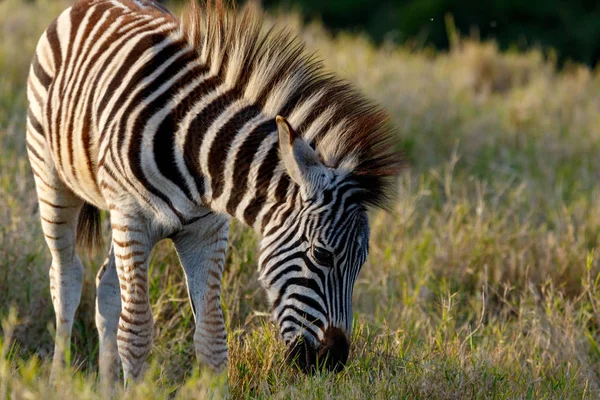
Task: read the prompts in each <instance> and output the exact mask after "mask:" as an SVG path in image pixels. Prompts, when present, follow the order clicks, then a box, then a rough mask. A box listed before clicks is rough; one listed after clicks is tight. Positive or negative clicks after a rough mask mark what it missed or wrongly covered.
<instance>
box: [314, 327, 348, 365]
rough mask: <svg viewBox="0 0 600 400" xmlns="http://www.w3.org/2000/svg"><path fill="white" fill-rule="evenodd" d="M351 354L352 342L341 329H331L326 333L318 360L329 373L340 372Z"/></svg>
mask: <svg viewBox="0 0 600 400" xmlns="http://www.w3.org/2000/svg"><path fill="white" fill-rule="evenodd" d="M349 353H350V342H349V341H348V338H347V337H346V334H345V333H344V332H343V331H342V330H341V329H339V328H329V329H328V330H327V331H326V332H325V337H324V338H323V341H322V342H321V348H320V349H319V352H318V354H317V358H318V360H319V361H318V362H319V363H324V366H325V368H326V369H327V370H328V371H334V372H340V371H342V369H344V365H346V361H348V354H349Z"/></svg>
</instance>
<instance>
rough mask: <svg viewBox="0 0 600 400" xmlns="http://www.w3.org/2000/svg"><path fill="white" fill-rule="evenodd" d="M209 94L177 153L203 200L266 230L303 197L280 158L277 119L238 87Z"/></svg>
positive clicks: (204, 203) (204, 202)
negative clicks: (244, 95)
mask: <svg viewBox="0 0 600 400" xmlns="http://www.w3.org/2000/svg"><path fill="white" fill-rule="evenodd" d="M215 92H219V91H216V90H215ZM203 97H204V99H202V100H200V102H202V103H205V104H206V105H204V106H203V108H202V109H201V111H200V112H199V113H197V114H194V117H193V119H192V120H191V121H190V122H189V124H188V126H187V128H188V129H187V132H186V134H185V137H186V138H185V143H184V145H183V147H182V148H181V147H180V149H181V150H182V152H183V154H180V156H179V157H176V158H179V159H183V160H184V161H185V163H186V165H187V167H188V168H187V171H188V172H189V175H191V177H192V178H193V179H189V178H188V185H189V184H191V183H192V182H190V181H192V180H193V181H194V183H195V185H189V186H190V187H196V188H198V194H199V195H200V199H199V200H200V202H199V203H200V204H203V205H208V206H209V207H210V208H211V209H212V210H213V211H216V212H220V213H227V214H229V215H230V216H232V217H234V218H236V219H238V220H240V221H242V222H244V223H245V224H247V225H248V226H250V227H252V228H253V229H254V230H256V231H257V232H258V233H262V232H263V231H264V230H265V228H266V227H267V225H269V224H270V223H271V222H272V221H277V220H279V219H281V218H283V217H285V216H286V215H289V214H291V212H292V211H293V210H294V209H295V207H296V206H297V204H298V201H297V198H298V196H299V190H298V187H297V185H296V184H295V183H294V182H292V181H290V179H289V177H288V175H287V173H286V172H285V170H284V166H283V163H282V162H281V160H280V158H279V145H278V135H277V126H276V123H275V121H274V118H273V117H272V116H268V115H265V114H264V113H263V112H262V110H261V108H260V107H259V106H257V105H255V104H252V103H251V102H249V101H248V100H247V99H245V98H244V97H243V96H240V93H237V91H236V90H235V89H231V90H226V91H223V92H221V93H220V94H218V95H213V94H208V95H205V96H203ZM207 97H210V98H207ZM194 154H195V155H196V157H193V155H194ZM190 192H191V193H190V194H191V195H192V196H193V197H196V196H194V194H195V193H193V191H190Z"/></svg>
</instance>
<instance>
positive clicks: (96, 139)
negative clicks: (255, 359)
mask: <svg viewBox="0 0 600 400" xmlns="http://www.w3.org/2000/svg"><path fill="white" fill-rule="evenodd" d="M263 32H264V30H263V29H262V23H261V18H260V14H259V12H257V11H255V10H253V8H252V7H251V6H248V7H245V8H244V9H243V10H241V12H239V13H237V12H233V11H228V10H227V9H226V7H225V6H224V5H223V1H222V0H211V1H208V2H207V3H206V4H205V5H204V6H203V7H202V8H201V7H200V6H199V5H198V4H197V3H196V2H195V1H190V2H189V4H188V5H187V6H186V9H185V11H184V13H183V16H182V18H181V20H179V19H177V18H176V17H175V16H173V15H172V14H170V13H169V12H168V11H167V10H166V9H164V7H162V6H161V5H159V4H158V3H155V2H153V0H78V1H76V2H75V4H74V5H73V6H72V7H71V8H69V9H67V10H66V11H64V12H63V13H62V14H61V15H60V16H59V17H58V18H57V19H56V20H55V21H54V22H52V24H51V25H50V26H49V27H48V29H47V30H46V32H45V33H44V34H43V35H42V37H41V39H40V41H39V43H38V45H37V49H36V53H35V55H34V58H33V61H32V64H31V70H30V74H29V80H28V91H27V95H28V100H29V109H28V114H27V149H28V154H29V159H30V162H31V167H32V170H33V174H34V175H35V184H36V188H37V195H38V198H39V206H40V215H41V223H42V228H43V232H44V236H45V238H46V243H47V245H48V247H49V249H50V252H51V253H52V265H51V267H50V289H51V294H52V302H53V305H54V310H55V313H56V347H55V353H54V362H53V369H52V371H53V374H54V375H55V374H56V371H57V369H59V368H60V367H61V366H62V364H63V363H64V359H65V356H64V354H65V351H66V349H67V348H68V346H69V342H70V335H71V328H72V326H73V318H74V314H75V309H76V308H77V305H78V303H79V299H80V295H81V287H82V276H83V265H82V263H81V261H80V259H79V257H78V256H77V253H76V241H77V239H79V240H80V241H81V239H82V238H88V239H89V238H90V236H92V237H93V236H94V235H97V234H98V230H99V228H98V226H99V225H98V224H99V221H98V217H99V209H102V210H107V211H108V212H109V213H110V223H111V229H112V240H111V248H110V253H109V256H108V258H107V260H106V262H105V263H104V265H103V266H102V268H101V270H100V271H99V273H98V277H97V302H96V324H97V328H98V333H99V336H100V377H101V380H102V381H103V382H111V381H113V380H115V379H118V374H119V372H118V371H119V368H118V365H119V360H120V361H121V363H122V366H123V370H124V378H125V382H127V381H128V380H136V379H138V378H139V377H140V375H141V369H142V365H143V363H144V361H145V360H146V358H147V356H148V353H149V351H150V348H151V345H152V335H153V325H154V321H153V317H152V313H151V310H150V304H149V296H148V264H149V258H150V252H151V250H152V248H153V246H154V245H155V244H156V243H157V242H158V241H160V240H162V239H165V238H169V239H170V240H172V241H173V243H174V245H175V248H176V250H177V253H178V255H179V259H180V260H181V264H182V266H183V269H184V271H185V276H186V281H187V287H188V290H189V297H190V302H191V305H192V308H193V313H194V317H195V322H196V330H195V334H194V345H195V349H196V355H197V357H198V360H199V362H200V363H201V364H204V365H209V366H210V367H212V368H214V369H215V370H222V369H223V368H225V367H226V366H227V334H226V331H225V323H224V319H223V312H222V309H221V294H220V292H221V276H222V272H223V264H224V261H225V255H226V251H227V240H228V227H229V220H230V218H231V217H233V218H237V219H239V220H240V221H243V222H244V223H245V224H247V225H248V226H250V227H252V228H253V229H254V230H255V231H256V232H258V234H260V235H261V245H260V246H261V248H260V259H259V266H258V271H259V276H260V281H261V283H262V285H263V286H264V288H265V289H266V292H267V295H268V299H269V302H270V304H271V306H272V310H273V319H274V320H275V322H276V323H277V325H278V327H279V330H280V333H281V337H282V338H283V340H284V341H285V344H286V346H287V348H288V351H289V359H291V360H295V362H296V363H297V365H298V366H299V367H300V368H301V369H303V370H305V371H310V370H311V369H313V368H314V367H315V365H317V363H318V360H320V365H325V366H326V368H327V369H330V370H340V369H341V368H342V367H343V365H344V364H345V362H346V361H347V358H348V352H349V338H350V333H351V332H350V331H351V326H352V290H353V286H354V283H355V281H356V278H357V275H358V273H359V271H360V269H361V267H362V265H363V263H364V262H365V260H366V258H367V253H368V244H369V222H368V218H367V209H368V208H370V207H382V206H383V205H384V204H385V203H386V200H387V199H388V198H389V197H390V194H391V192H392V190H391V189H392V188H393V186H394V185H393V181H394V178H395V177H396V176H397V175H398V174H399V172H400V169H401V159H400V157H399V154H398V153H397V152H396V151H395V150H393V149H394V145H393V143H392V139H393V135H392V133H391V132H390V130H389V128H388V122H387V119H386V116H385V114H384V113H383V112H382V111H381V110H380V109H379V108H377V107H376V106H374V105H373V104H371V103H370V102H369V101H367V100H366V99H365V98H364V97H363V96H361V95H360V94H359V93H358V92H357V91H356V90H355V89H353V88H352V87H351V86H350V85H349V84H348V83H346V82H344V81H342V80H339V79H337V78H335V77H334V76H332V75H331V74H328V73H325V72H324V70H323V68H322V66H321V63H320V62H318V61H316V60H315V59H314V58H312V57H310V56H307V55H306V54H305V51H304V48H303V46H302V44H301V43H299V42H298V40H297V39H295V38H294V37H293V36H292V35H291V34H289V33H285V32H274V31H273V30H269V31H268V32H267V33H263Z"/></svg>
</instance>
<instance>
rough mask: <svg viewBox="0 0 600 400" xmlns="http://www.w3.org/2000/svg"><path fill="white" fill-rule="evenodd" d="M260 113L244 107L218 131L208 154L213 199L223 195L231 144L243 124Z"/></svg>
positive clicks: (251, 106)
mask: <svg viewBox="0 0 600 400" xmlns="http://www.w3.org/2000/svg"><path fill="white" fill-rule="evenodd" d="M260 112H261V110H260V108H258V107H257V106H255V105H249V106H246V107H244V108H242V109H241V110H239V111H238V112H237V113H236V114H235V115H234V116H233V117H232V118H231V119H230V120H229V121H227V123H226V124H225V125H223V126H222V127H221V128H220V129H219V132H218V133H217V136H216V138H215V141H214V142H213V144H212V146H211V148H210V152H209V154H208V172H209V174H210V177H211V186H212V197H213V199H216V198H218V197H219V196H221V194H222V193H223V187H224V186H225V161H226V160H227V155H228V153H229V150H230V146H231V142H232V141H233V139H234V138H235V137H236V135H237V134H239V131H240V129H241V128H242V127H243V126H244V124H246V123H247V122H248V121H250V120H251V119H252V118H254V117H256V116H257V115H259V114H260ZM246 161H248V160H246Z"/></svg>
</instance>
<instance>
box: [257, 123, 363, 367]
mask: <svg viewBox="0 0 600 400" xmlns="http://www.w3.org/2000/svg"><path fill="white" fill-rule="evenodd" d="M277 127H278V131H279V147H280V154H281V157H282V161H283V164H284V165H285V169H286V171H287V173H288V175H289V176H290V178H291V180H292V181H293V182H295V183H296V184H297V186H298V188H299V190H298V191H297V195H296V196H295V197H294V199H293V200H291V201H288V204H287V207H288V208H287V209H286V211H284V212H282V213H281V215H279V216H278V217H274V218H272V221H271V222H270V223H269V224H268V225H267V227H266V229H265V231H264V232H265V234H264V237H263V240H262V244H261V255H260V260H259V271H260V281H261V283H262V285H263V286H264V287H265V289H266V291H267V294H268V297H269V300H270V303H271V304H272V307H273V318H274V320H275V321H276V323H277V324H278V326H279V330H280V333H281V336H282V337H283V340H284V341H285V343H286V346H287V348H288V359H289V360H290V361H293V362H296V364H297V366H298V367H300V369H302V370H303V371H305V372H308V371H311V370H313V369H314V368H315V367H320V366H325V367H326V368H327V369H328V370H336V371H340V370H341V369H342V368H343V366H344V364H345V363H346V361H347V359H348V353H349V347H350V340H349V339H350V334H351V327H352V291H353V287H354V283H355V281H356V278H357V276H358V273H359V271H360V269H361V267H362V265H363V264H364V262H365V260H366V258H367V253H368V244H369V223H368V218H367V213H366V208H365V207H364V206H363V204H362V202H361V201H359V197H360V188H359V187H358V185H357V184H356V182H355V181H354V180H353V179H352V176H351V174H349V173H348V172H344V171H342V170H341V169H333V168H329V167H327V166H326V165H325V163H324V162H323V161H322V160H321V159H320V157H319V155H318V154H317V153H316V152H315V150H313V149H312V147H311V146H309V145H308V144H307V142H306V141H304V140H303V139H302V138H300V137H298V135H296V134H295V132H294V131H293V129H292V128H291V127H290V126H289V124H288V123H287V122H286V121H285V120H284V119H283V118H281V117H277Z"/></svg>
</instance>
